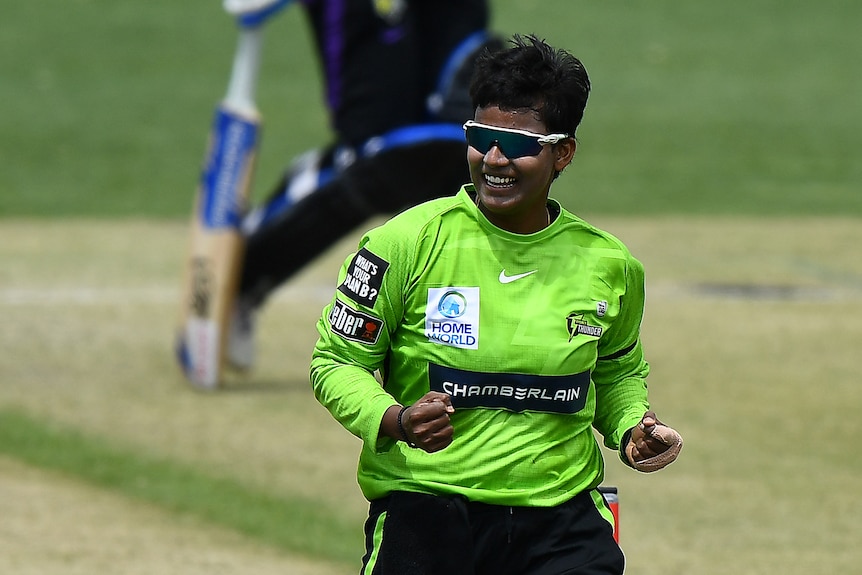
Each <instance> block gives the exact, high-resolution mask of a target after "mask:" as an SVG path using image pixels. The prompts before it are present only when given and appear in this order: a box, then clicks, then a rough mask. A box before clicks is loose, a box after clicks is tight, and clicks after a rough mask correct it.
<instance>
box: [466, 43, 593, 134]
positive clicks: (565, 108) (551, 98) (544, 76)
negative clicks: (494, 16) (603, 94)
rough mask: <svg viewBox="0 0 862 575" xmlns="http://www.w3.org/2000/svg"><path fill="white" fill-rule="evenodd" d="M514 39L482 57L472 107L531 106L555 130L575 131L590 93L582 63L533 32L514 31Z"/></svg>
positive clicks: (475, 73) (472, 89)
mask: <svg viewBox="0 0 862 575" xmlns="http://www.w3.org/2000/svg"><path fill="white" fill-rule="evenodd" d="M510 43H511V44H512V45H513V46H512V47H511V48H505V49H502V50H498V51H496V52H490V51H487V50H486V51H485V52H483V53H482V54H481V55H480V56H479V58H478V60H477V62H476V68H475V70H474V72H473V79H472V81H471V83H470V99H471V100H472V103H473V109H474V110H475V109H476V108H480V107H481V108H484V107H487V106H499V107H500V108H501V109H504V110H517V109H523V108H529V109H533V110H535V111H536V112H537V113H538V114H539V118H540V119H541V120H542V121H543V122H544V124H545V126H547V128H548V130H550V131H551V132H565V133H567V134H569V135H572V136H574V135H575V130H577V128H578V125H579V124H580V123H581V119H582V118H583V117H584V108H586V107H587V98H588V97H589V95H590V79H589V77H588V76H587V71H586V70H585V69H584V65H583V64H582V63H581V61H580V60H578V59H577V58H575V57H574V56H572V55H571V54H569V53H568V52H566V51H565V50H561V49H556V48H553V47H551V46H549V45H548V44H547V43H546V42H545V41H544V40H540V39H539V38H537V37H536V36H535V35H532V34H530V35H528V36H526V37H525V36H521V35H519V34H516V35H515V36H513V37H512V39H511V42H510Z"/></svg>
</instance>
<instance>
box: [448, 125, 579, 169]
mask: <svg viewBox="0 0 862 575" xmlns="http://www.w3.org/2000/svg"><path fill="white" fill-rule="evenodd" d="M463 127H464V134H465V135H466V136H467V144H469V145H470V147H473V148H476V150H478V151H479V152H481V153H483V154H487V153H488V150H490V149H491V148H492V147H494V146H497V147H498V148H500V151H501V152H503V154H504V155H505V156H506V157H507V158H509V159H514V158H522V157H524V156H538V155H539V153H540V152H541V151H542V146H545V145H547V144H556V143H557V142H559V141H560V140H564V139H566V138H568V137H569V135H568V134H548V135H544V134H534V133H533V132H528V131H526V130H515V129H512V128H499V127H497V126H487V125H485V124H480V123H479V122H474V121H473V120H467V122H465V123H464V126H463Z"/></svg>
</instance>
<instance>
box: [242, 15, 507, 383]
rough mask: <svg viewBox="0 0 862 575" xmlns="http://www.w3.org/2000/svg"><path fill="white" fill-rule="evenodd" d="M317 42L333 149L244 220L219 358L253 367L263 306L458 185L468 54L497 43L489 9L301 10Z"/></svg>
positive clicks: (300, 169)
mask: <svg viewBox="0 0 862 575" xmlns="http://www.w3.org/2000/svg"><path fill="white" fill-rule="evenodd" d="M301 4H302V7H303V8H304V9H305V12H306V14H307V17H308V22H309V25H310V26H311V28H312V30H313V32H314V38H315V47H316V49H317V55H318V60H319V62H320V65H321V69H322V76H323V79H324V82H325V95H326V105H327V108H328V110H329V113H330V119H331V125H332V128H333V130H334V132H335V141H334V142H333V143H332V144H331V145H330V146H328V147H326V148H324V149H321V150H311V151H310V152H308V153H306V154H303V155H301V156H300V157H299V158H297V159H296V160H295V161H294V162H293V163H292V166H291V168H290V169H289V170H288V171H287V173H286V174H285V176H284V178H283V180H282V181H281V182H280V183H279V184H278V185H277V186H276V189H275V191H274V193H273V194H272V195H271V197H270V198H269V199H268V200H267V201H266V202H264V203H263V204H262V205H261V206H259V207H257V208H256V209H254V210H252V211H251V212H250V213H249V214H248V216H247V217H246V218H245V220H244V222H243V226H242V227H243V232H244V235H245V239H246V242H245V243H246V248H245V254H244V265H243V269H242V272H241V277H240V280H239V288H238V289H239V295H238V299H237V304H236V306H235V309H234V317H233V320H232V322H231V326H230V331H229V338H228V342H227V359H228V362H229V364H231V365H232V366H234V367H238V368H241V369H248V368H250V367H252V365H253V363H254V359H255V357H254V356H255V353H254V352H255V345H254V326H255V317H256V313H257V311H258V310H259V309H260V308H261V307H262V306H263V304H264V303H265V301H266V299H267V297H268V296H269V295H270V294H271V293H272V292H273V290H275V289H276V288H277V287H278V286H279V285H281V284H282V283H283V282H285V281H286V280H288V279H289V278H290V277H291V276H292V275H293V274H295V273H296V272H297V271H299V270H300V269H302V268H303V267H304V266H305V265H306V264H308V263H309V262H311V261H313V260H314V259H315V258H317V256H319V255H320V254H321V253H323V252H324V251H325V250H326V249H327V248H329V247H330V246H332V245H333V244H334V243H336V242H337V241H338V240H340V239H341V238H342V237H344V236H345V235H346V234H348V233H350V232H351V231H353V230H355V229H356V228H357V227H358V226H359V225H361V224H362V223H363V222H365V221H367V220H368V219H369V218H371V217H372V216H375V215H390V214H393V213H396V212H398V211H400V210H403V209H405V208H407V207H410V206H413V205H415V204H418V203H420V202H423V201H425V200H428V199H431V198H436V197H439V196H440V195H444V194H449V195H451V193H452V192H453V190H457V189H458V187H459V186H460V185H461V183H463V182H464V181H466V179H467V170H466V166H465V164H464V154H465V151H466V146H465V143H464V133H463V130H462V129H461V125H462V124H463V123H464V121H465V120H467V119H469V118H470V117H472V113H473V111H472V107H471V103H470V100H469V97H468V94H467V84H468V81H469V78H470V73H471V71H472V62H473V59H474V58H475V56H476V54H478V53H479V52H481V51H482V50H483V49H484V48H485V47H487V46H497V47H499V46H500V45H501V43H500V41H499V40H498V39H495V38H493V37H492V36H491V35H490V34H489V32H488V30H487V29H488V21H489V9H488V6H487V2H486V0H435V1H434V2H427V1H421V0H387V1H381V0H313V1H306V2H302V3H301Z"/></svg>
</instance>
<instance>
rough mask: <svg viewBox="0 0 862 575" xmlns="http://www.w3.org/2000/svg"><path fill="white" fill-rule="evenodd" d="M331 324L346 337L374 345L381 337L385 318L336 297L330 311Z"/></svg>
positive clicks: (335, 330)
mask: <svg viewBox="0 0 862 575" xmlns="http://www.w3.org/2000/svg"><path fill="white" fill-rule="evenodd" d="M329 325H330V326H331V327H332V331H333V332H334V333H337V334H338V335H340V336H341V337H343V338H344V339H349V340H350V341H358V342H359V343H365V344H369V345H372V344H375V343H377V340H378V339H379V338H380V331H381V330H382V329H383V320H382V319H379V318H376V317H374V316H372V315H368V314H367V313H362V312H361V311H357V310H355V309H352V308H351V307H350V306H348V305H347V304H345V303H343V302H340V301H338V300H337V299H336V300H335V303H333V304H332V310H331V311H330V312H329Z"/></svg>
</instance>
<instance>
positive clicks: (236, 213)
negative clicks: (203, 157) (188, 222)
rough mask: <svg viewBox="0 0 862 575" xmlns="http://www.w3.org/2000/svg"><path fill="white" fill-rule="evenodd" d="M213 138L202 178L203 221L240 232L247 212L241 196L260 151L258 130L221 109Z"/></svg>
mask: <svg viewBox="0 0 862 575" xmlns="http://www.w3.org/2000/svg"><path fill="white" fill-rule="evenodd" d="M212 134H213V141H212V148H211V151H210V154H209V158H208V160H207V165H206V166H205V167H204V172H203V174H202V175H201V186H202V198H201V220H202V221H203V224H204V226H206V227H208V228H238V227H239V224H240V220H241V219H242V212H243V205H242V203H241V202H240V201H239V197H238V196H239V193H240V191H241V188H240V186H241V185H242V179H243V178H244V177H246V174H247V173H248V171H249V169H250V168H251V165H250V164H251V162H252V160H253V155H254V150H255V148H256V147H257V138H258V126H257V124H255V123H253V122H251V121H249V120H247V119H244V118H241V117H239V116H237V115H235V114H232V113H230V112H229V111H227V110H224V109H221V108H220V109H218V110H217V111H216V114H215V119H214V121H213V130H212Z"/></svg>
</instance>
